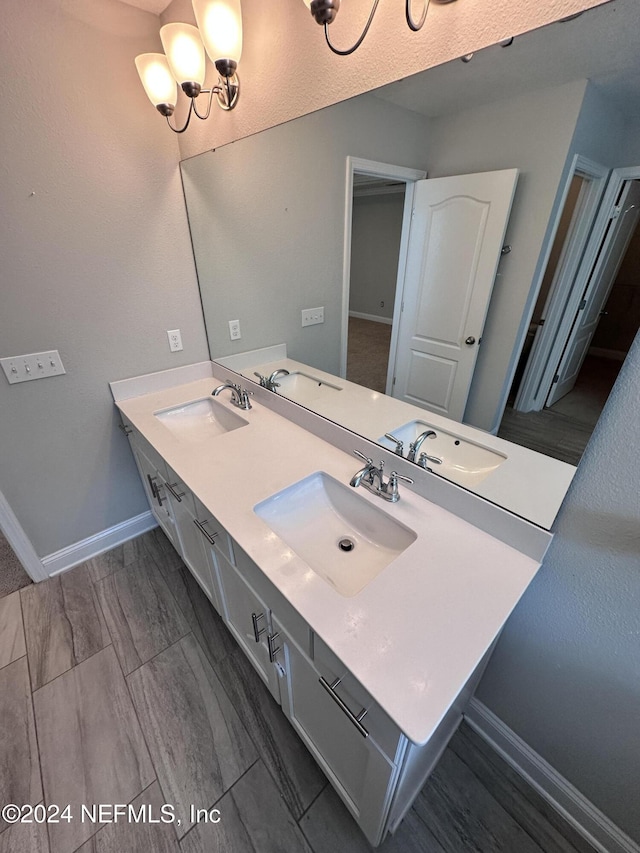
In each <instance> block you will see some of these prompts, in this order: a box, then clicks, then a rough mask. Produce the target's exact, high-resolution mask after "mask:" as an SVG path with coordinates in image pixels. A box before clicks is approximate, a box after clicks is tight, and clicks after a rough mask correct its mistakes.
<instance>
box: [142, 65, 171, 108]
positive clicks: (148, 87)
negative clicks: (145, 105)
mask: <svg viewBox="0 0 640 853" xmlns="http://www.w3.org/2000/svg"><path fill="white" fill-rule="evenodd" d="M136 68H137V69H138V74H139V75H140V80H141V81H142V85H143V86H144V90H145V92H146V93H147V96H148V98H149V100H150V101H151V103H152V104H153V105H154V107H157V106H158V105H161V104H168V105H170V106H171V108H172V110H171V111H172V112H173V107H175V105H176V100H177V93H178V90H177V88H176V81H175V80H174V78H173V76H172V75H171V71H170V70H169V63H168V62H167V57H166V56H165V55H164V53H141V54H140V56H136Z"/></svg>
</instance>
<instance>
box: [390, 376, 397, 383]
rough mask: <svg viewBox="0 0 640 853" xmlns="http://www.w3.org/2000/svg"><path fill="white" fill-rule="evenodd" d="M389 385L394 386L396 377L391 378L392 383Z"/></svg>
mask: <svg viewBox="0 0 640 853" xmlns="http://www.w3.org/2000/svg"><path fill="white" fill-rule="evenodd" d="M391 384H392V385H395V384H396V377H395V376H394V377H393V382H392V383H391Z"/></svg>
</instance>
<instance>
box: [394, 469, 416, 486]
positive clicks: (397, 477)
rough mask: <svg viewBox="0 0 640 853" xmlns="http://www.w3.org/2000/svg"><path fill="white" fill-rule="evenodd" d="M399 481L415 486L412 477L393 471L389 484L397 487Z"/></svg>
mask: <svg viewBox="0 0 640 853" xmlns="http://www.w3.org/2000/svg"><path fill="white" fill-rule="evenodd" d="M398 480H402V481H403V482H405V483H409V484H410V485H413V480H412V479H411V477H405V476H404V474H398V472H397V471H392V472H391V473H390V474H389V482H390V483H395V484H396V485H397V483H398Z"/></svg>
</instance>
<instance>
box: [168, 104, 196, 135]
mask: <svg viewBox="0 0 640 853" xmlns="http://www.w3.org/2000/svg"><path fill="white" fill-rule="evenodd" d="M192 112H193V98H192V99H191V104H190V105H189V112H188V113H187V120H186V121H185V123H184V125H183V126H182V127H174V126H173V125H172V124H171V122H170V121H169V116H167V124H168V125H169V127H170V128H171V130H172V131H173V132H174V133H184V132H185V130H186V129H187V128H188V127H189V122H190V121H191V113H192Z"/></svg>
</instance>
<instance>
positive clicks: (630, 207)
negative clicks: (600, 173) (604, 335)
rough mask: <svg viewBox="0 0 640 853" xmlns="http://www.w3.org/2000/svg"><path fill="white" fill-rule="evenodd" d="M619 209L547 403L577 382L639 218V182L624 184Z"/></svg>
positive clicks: (550, 403)
mask: <svg viewBox="0 0 640 853" xmlns="http://www.w3.org/2000/svg"><path fill="white" fill-rule="evenodd" d="M616 211H617V216H616V218H614V219H612V221H611V224H610V226H609V229H608V231H607V233H606V235H605V237H604V241H603V243H602V247H601V249H600V253H599V255H598V259H597V261H596V265H595V267H594V269H593V273H592V274H591V277H590V279H589V283H588V284H587V289H586V290H585V292H584V295H583V297H582V302H581V303H580V307H579V308H578V314H577V317H576V320H575V322H574V324H573V328H572V329H571V332H570V334H569V338H568V340H567V344H566V346H565V349H564V352H563V353H562V358H561V360H560V364H559V366H558V369H557V371H556V376H557V379H555V380H554V383H553V384H552V386H551V390H550V391H549V396H548V397H547V400H546V403H545V406H553V404H554V403H556V402H557V401H558V400H560V399H561V398H562V397H564V396H565V394H568V393H569V391H571V389H572V388H573V386H574V385H575V384H576V380H577V378H578V374H579V373H580V368H581V367H582V362H583V361H584V360H585V358H586V355H587V352H588V350H589V344H590V343H591V339H592V338H593V336H594V334H595V331H596V329H597V327H598V323H599V322H600V312H601V311H602V309H603V308H604V305H605V302H606V301H607V299H608V298H609V293H610V292H611V288H612V287H613V283H614V281H615V279H616V275H617V274H618V270H619V269H620V264H621V263H622V259H623V258H624V253H625V252H626V251H627V247H628V245H629V241H630V240H631V238H632V236H633V232H634V231H635V229H636V227H637V225H638V219H640V181H628V182H627V183H626V184H625V185H624V187H623V189H622V193H621V195H620V198H619V199H618V201H617V203H616Z"/></svg>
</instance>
